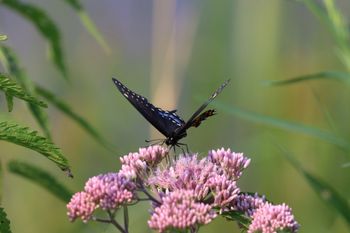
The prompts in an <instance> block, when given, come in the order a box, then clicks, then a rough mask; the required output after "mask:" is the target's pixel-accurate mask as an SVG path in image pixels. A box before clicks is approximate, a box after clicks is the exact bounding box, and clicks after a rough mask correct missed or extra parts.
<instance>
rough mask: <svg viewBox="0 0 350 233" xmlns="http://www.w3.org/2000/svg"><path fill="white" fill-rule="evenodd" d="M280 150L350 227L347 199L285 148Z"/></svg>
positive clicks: (349, 208)
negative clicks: (309, 170) (307, 169)
mask: <svg viewBox="0 0 350 233" xmlns="http://www.w3.org/2000/svg"><path fill="white" fill-rule="evenodd" d="M279 149H280V150H281V151H282V154H283V155H284V156H285V157H286V158H287V160H288V161H289V162H290V163H291V164H292V165H293V167H294V168H295V169H296V170H297V171H298V172H299V173H300V174H301V175H302V176H303V177H304V178H305V180H306V181H307V182H308V183H309V185H310V186H311V188H312V189H313V190H314V191H315V192H316V194H317V195H318V196H319V197H320V198H321V199H322V200H323V201H324V202H325V203H327V204H328V205H330V206H332V207H334V208H335V209H336V211H337V212H338V213H339V214H341V215H342V216H343V217H344V219H345V220H346V221H347V223H348V224H349V226H350V205H349V203H348V201H347V200H346V198H344V197H342V196H341V195H340V194H339V193H338V192H337V191H336V190H335V189H334V188H333V187H332V186H331V185H330V184H328V183H327V182H325V181H324V180H322V179H321V178H318V177H316V176H314V175H313V174H311V173H310V172H308V171H306V170H305V169H304V168H303V167H302V166H301V165H300V163H298V161H297V160H296V159H295V158H294V157H293V156H292V155H291V154H290V153H288V152H287V151H286V150H285V149H284V148H283V147H281V146H279Z"/></svg>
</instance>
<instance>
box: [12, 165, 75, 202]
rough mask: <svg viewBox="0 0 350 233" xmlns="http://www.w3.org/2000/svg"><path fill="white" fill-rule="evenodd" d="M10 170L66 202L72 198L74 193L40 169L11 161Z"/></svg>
mask: <svg viewBox="0 0 350 233" xmlns="http://www.w3.org/2000/svg"><path fill="white" fill-rule="evenodd" d="M8 169H9V171H10V172H12V173H15V174H17V175H20V176H22V177H24V178H26V179H28V180H30V181H33V182H34V183H36V184H38V185H39V186H41V187H43V188H44V189H46V190H47V191H49V192H50V193H52V194H53V195H54V196H56V197H57V198H59V199H61V200H62V201H64V202H68V201H69V200H70V198H71V197H72V193H71V192H70V191H69V190H68V189H67V188H66V187H65V186H64V185H63V184H61V183H60V182H58V181H57V180H56V178H55V177H54V176H52V175H51V174H50V173H48V172H47V171H44V170H42V169H41V168H39V167H36V166H33V165H30V164H28V163H24V162H19V161H11V162H9V163H8Z"/></svg>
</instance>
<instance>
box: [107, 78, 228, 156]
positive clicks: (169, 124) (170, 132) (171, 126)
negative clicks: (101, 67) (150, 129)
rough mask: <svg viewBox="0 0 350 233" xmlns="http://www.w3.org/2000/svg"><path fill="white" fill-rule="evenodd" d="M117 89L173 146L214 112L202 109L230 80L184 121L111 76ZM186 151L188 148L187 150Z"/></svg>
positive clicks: (165, 141) (166, 141)
mask: <svg viewBox="0 0 350 233" xmlns="http://www.w3.org/2000/svg"><path fill="white" fill-rule="evenodd" d="M112 80H113V82H114V84H115V85H116V86H117V88H118V90H119V91H120V92H121V93H122V95H124V97H125V98H126V99H127V100H128V101H129V102H130V103H131V104H132V105H133V106H134V107H135V108H136V110H137V111H139V112H140V113H141V115H142V116H143V117H144V118H146V120H147V121H148V122H149V123H151V124H152V125H153V126H154V127H155V128H156V129H157V130H158V131H159V132H161V133H162V134H163V135H164V136H165V137H166V138H165V140H163V143H165V144H166V145H167V146H171V147H174V148H175V146H180V145H185V146H186V147H187V145H186V144H183V143H179V140H180V139H182V138H184V137H186V136H187V130H188V129H189V128H190V127H198V126H199V125H200V124H201V123H202V121H204V120H205V119H207V118H208V117H211V116H213V115H215V114H216V111H215V110H214V109H210V110H207V111H205V112H203V110H204V109H205V108H206V107H207V106H208V104H209V103H210V102H211V101H213V99H215V97H216V96H218V95H219V94H220V92H221V91H222V90H223V89H224V88H225V87H226V85H227V84H228V83H229V81H230V80H226V81H225V82H224V83H223V84H221V86H220V87H219V88H218V89H217V90H216V91H215V92H214V93H213V94H212V95H211V96H210V97H209V99H208V100H207V101H206V102H204V103H203V104H202V106H200V107H199V108H198V109H197V111H196V112H195V113H193V114H192V116H191V117H190V119H188V120H187V121H186V122H185V121H184V120H183V119H182V118H181V117H180V116H179V115H177V114H176V111H177V110H172V111H165V110H163V109H161V108H157V107H155V106H154V105H153V104H151V103H150V102H148V100H147V99H146V98H145V97H143V96H141V95H138V94H136V93H135V92H133V91H131V90H130V89H128V88H127V87H126V86H125V85H124V84H122V83H121V82H120V81H119V80H118V79H115V78H112ZM187 151H188V150H187Z"/></svg>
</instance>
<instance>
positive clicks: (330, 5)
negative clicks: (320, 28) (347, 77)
mask: <svg viewBox="0 0 350 233" xmlns="http://www.w3.org/2000/svg"><path fill="white" fill-rule="evenodd" d="M299 1H300V2H302V3H304V4H305V5H306V7H308V9H309V10H310V11H311V12H312V13H313V14H314V15H315V16H316V17H317V18H319V19H320V20H321V21H323V22H324V23H325V24H326V26H327V28H328V30H329V31H330V32H331V35H332V36H333V39H334V40H335V42H336V44H337V49H336V55H337V56H338V58H339V60H340V61H341V62H342V63H343V65H344V66H345V67H346V68H347V70H349V71H350V47H349V43H348V41H349V30H348V25H347V22H346V20H345V17H344V16H343V15H342V14H341V12H340V11H339V10H338V9H337V7H336V6H335V4H334V1H333V0H324V1H322V3H323V5H322V6H321V5H320V4H321V3H317V1H314V0H299Z"/></svg>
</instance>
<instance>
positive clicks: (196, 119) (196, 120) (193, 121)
mask: <svg viewBox="0 0 350 233" xmlns="http://www.w3.org/2000/svg"><path fill="white" fill-rule="evenodd" d="M229 82H230V79H228V80H226V81H225V82H224V83H223V84H221V86H220V87H219V88H218V89H217V90H216V91H215V92H214V93H213V94H212V95H211V96H210V97H209V99H208V100H207V101H205V103H204V104H202V106H200V107H199V108H198V109H197V111H196V112H195V113H193V115H192V116H191V117H190V119H189V120H188V121H187V122H186V123H185V124H184V125H183V126H182V127H180V128H178V129H177V130H176V133H177V134H182V133H183V132H184V131H186V130H187V129H188V128H189V127H192V126H194V127H198V126H199V125H200V123H201V122H202V121H203V120H205V119H206V118H208V117H210V116H213V115H214V114H215V111H214V110H208V111H206V112H204V113H202V114H201V115H199V114H200V113H201V112H202V111H203V110H204V109H205V108H206V107H207V106H208V104H210V102H211V101H213V99H215V97H216V96H218V95H219V94H220V92H222V90H223V89H224V88H225V87H226V86H227V84H228V83H229ZM198 115H199V116H198Z"/></svg>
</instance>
